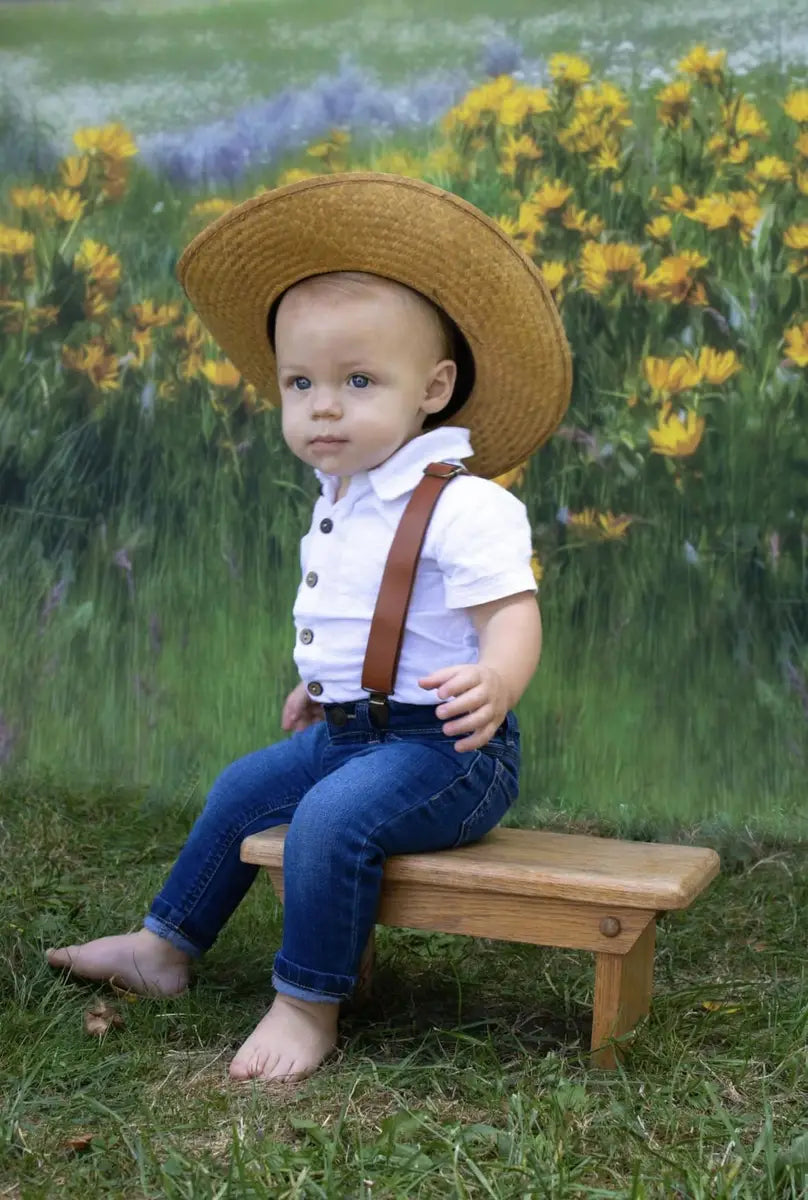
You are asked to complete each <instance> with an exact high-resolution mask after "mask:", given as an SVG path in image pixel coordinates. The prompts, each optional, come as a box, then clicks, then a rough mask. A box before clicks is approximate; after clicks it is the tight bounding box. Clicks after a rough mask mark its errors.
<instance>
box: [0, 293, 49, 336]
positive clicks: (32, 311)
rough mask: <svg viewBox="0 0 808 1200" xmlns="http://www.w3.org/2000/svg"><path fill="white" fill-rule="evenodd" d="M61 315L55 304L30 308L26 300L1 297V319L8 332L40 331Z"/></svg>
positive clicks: (4, 328)
mask: <svg viewBox="0 0 808 1200" xmlns="http://www.w3.org/2000/svg"><path fill="white" fill-rule="evenodd" d="M58 317H59V308H58V306H56V305H53V304H45V305H41V306H40V305H34V306H33V307H32V308H29V307H28V306H27V305H26V303H25V301H24V300H7V299H5V298H0V320H2V322H3V330H4V331H5V332H6V333H22V331H23V329H25V328H27V329H28V332H29V333H39V331H40V330H41V329H44V328H45V326H46V325H53V324H54V322H55V321H56V320H58Z"/></svg>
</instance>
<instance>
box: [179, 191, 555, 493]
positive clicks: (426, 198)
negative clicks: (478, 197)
mask: <svg viewBox="0 0 808 1200" xmlns="http://www.w3.org/2000/svg"><path fill="white" fill-rule="evenodd" d="M334 271H364V272H368V273H369V274H374V275H382V276H384V277H386V278H388V279H393V280H396V281H397V282H399V283H403V284H406V285H407V286H408V287H411V288H413V289H414V290H415V291H417V292H420V293H421V294H422V295H424V296H427V297H428V298H429V299H430V300H432V301H433V302H434V303H435V304H437V305H438V306H439V307H440V308H442V309H443V310H444V311H445V312H446V313H448V315H449V316H450V317H451V318H452V320H453V321H454V322H455V324H456V325H458V327H459V328H460V329H461V330H462V332H463V334H464V335H465V337H466V340H467V341H468V344H469V346H470V348H471V351H472V354H473V355H474V366H475V382H474V387H473V389H472V391H471V394H470V395H469V398H468V399H467V400H466V403H465V404H464V405H463V407H462V408H461V409H459V410H458V412H457V413H455V414H454V415H453V416H452V417H450V418H449V419H448V420H447V421H446V422H445V423H446V424H447V425H461V426H466V427H467V428H468V429H469V430H470V431H471V440H472V445H473V447H474V456H473V457H472V458H470V459H466V460H464V461H465V466H466V467H467V468H468V469H469V470H470V471H472V472H473V473H474V474H476V475H481V476H483V477H485V478H488V479H491V478H494V477H495V476H497V475H501V474H503V473H504V472H505V471H509V470H511V468H513V467H515V466H517V465H519V464H520V463H522V462H524V461H525V459H526V458H527V457H528V456H529V455H530V454H532V453H533V451H534V450H536V449H537V448H538V447H539V446H540V445H542V443H544V442H545V441H546V440H547V439H548V438H549V437H550V435H551V434H552V433H553V431H554V430H555V429H556V428H557V426H558V424H559V422H560V421H561V419H562V417H563V415H564V412H565V411H566V409H567V406H568V404H569V399H570V389H571V377H572V370H571V358H570V351H569V346H568V344H567V339H566V337H565V335H564V330H563V327H562V324H561V319H560V317H559V315H558V310H557V309H556V306H555V303H554V301H553V298H552V296H551V294H550V291H549V289H548V287H547V285H546V283H545V282H544V279H543V277H542V274H541V272H540V271H539V269H538V267H537V266H536V265H535V263H533V262H532V261H531V260H530V259H529V258H528V257H527V255H525V254H524V253H523V252H522V250H521V249H520V248H519V247H518V246H517V245H516V243H515V242H514V241H513V240H512V239H511V238H509V237H508V236H507V234H506V233H505V232H504V231H503V230H502V229H500V227H499V226H498V225H497V224H496V222H494V221H493V220H491V219H490V218H489V217H488V216H486V215H485V214H484V213H482V212H481V211H480V210H479V209H477V208H475V207H474V205H472V204H469V203H468V201H466V200H463V199H462V198H461V197H459V196H456V195H454V194H453V193H452V192H447V191H444V190H443V189H442V188H438V187H435V186H434V185H432V184H429V183H425V182H423V181H422V180H418V179H408V178H404V177H401V176H397V175H385V174H379V173H376V172H347V173H342V174H333V175H319V176H316V177H314V178H311V179H306V180H303V181H301V182H298V183H292V184H288V185H286V186H284V187H280V188H276V189H275V190H273V191H269V192H265V193H263V194H262V195H260V196H256V197H254V198H252V199H250V200H246V201H244V202H243V203H242V204H239V205H237V206H236V207H235V208H233V209H230V210H229V211H228V212H227V213H225V214H224V215H223V216H221V217H219V218H218V219H217V220H215V221H214V222H212V224H210V225H209V226H207V227H206V228H205V229H203V230H202V232H201V233H199V234H198V235H197V236H196V237H195V238H194V239H193V241H192V242H190V244H189V245H188V246H187V247H186V249H185V250H184V252H183V254H182V256H181V257H180V260H179V262H178V264H177V276H178V278H179V280H180V283H181V284H182V287H183V288H184V290H185V292H186V294H187V296H188V298H189V300H190V302H191V304H192V305H193V306H194V308H195V309H196V311H197V312H198V314H199V316H200V319H201V320H202V322H203V324H204V325H205V326H206V327H207V328H208V330H209V331H210V333H211V334H212V335H213V337H214V339H215V340H216V342H217V343H218V344H219V346H221V348H222V350H223V351H224V353H225V354H226V355H227V357H228V358H229V359H230V360H231V362H232V363H233V364H234V365H235V366H236V367H237V368H238V370H239V371H240V372H241V373H242V375H243V377H244V378H245V379H246V380H247V381H248V382H249V383H252V384H254V385H255V387H256V388H257V390H258V391H259V393H260V394H261V395H262V396H264V397H265V398H266V399H267V400H268V401H269V402H270V403H272V404H275V405H278V404H280V392H279V389H278V381H277V374H276V370H277V368H276V362H275V356H274V354H273V352H272V347H271V345H270V343H269V338H268V336H267V315H268V313H269V310H270V308H271V307H272V305H273V303H274V302H275V300H277V298H278V297H279V296H280V295H282V293H283V292H285V291H286V290H287V288H290V287H292V285H293V284H295V283H299V282H300V281H301V280H302V279H306V278H308V277H309V276H312V275H322V274H325V273H328V272H334Z"/></svg>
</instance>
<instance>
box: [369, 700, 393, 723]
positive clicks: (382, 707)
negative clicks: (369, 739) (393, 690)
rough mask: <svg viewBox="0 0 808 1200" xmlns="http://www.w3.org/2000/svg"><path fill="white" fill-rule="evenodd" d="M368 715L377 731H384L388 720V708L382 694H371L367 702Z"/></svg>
mask: <svg viewBox="0 0 808 1200" xmlns="http://www.w3.org/2000/svg"><path fill="white" fill-rule="evenodd" d="M368 713H369V714H370V719H371V721H372V722H373V724H374V725H375V726H376V728H377V729H386V728H387V724H388V722H389V720H390V706H389V704H388V703H387V697H386V696H385V695H384V693H383V692H371V693H370V699H369V700H368Z"/></svg>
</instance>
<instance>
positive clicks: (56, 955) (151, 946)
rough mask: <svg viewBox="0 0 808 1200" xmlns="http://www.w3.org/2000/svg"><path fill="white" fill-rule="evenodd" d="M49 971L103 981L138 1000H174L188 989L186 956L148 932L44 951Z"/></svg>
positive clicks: (127, 934) (121, 935)
mask: <svg viewBox="0 0 808 1200" xmlns="http://www.w3.org/2000/svg"><path fill="white" fill-rule="evenodd" d="M45 954H46V957H47V959H48V962H49V963H50V965H51V966H52V967H65V968H66V969H67V970H68V971H69V972H70V973H71V975H80V976H81V977H82V978H83V979H107V980H109V982H110V983H114V984H116V985H117V986H118V987H122V988H129V989H130V991H133V992H139V993H140V994H141V995H142V996H176V995H177V993H178V992H183V991H185V989H186V987H187V986H188V963H189V961H190V956H189V955H187V954H186V953H185V951H183V950H178V949H177V948H176V947H175V946H172V945H171V943H170V942H167V941H166V940H165V938H161V937H158V936H157V934H156V933H152V931H151V930H150V929H139V930H138V931H137V933H121V934H117V935H116V936H115V937H102V938H96V940H95V941H94V942H84V944H83V945H80V946H63V947H62V948H61V949H59V950H54V949H50V950H46V951H45Z"/></svg>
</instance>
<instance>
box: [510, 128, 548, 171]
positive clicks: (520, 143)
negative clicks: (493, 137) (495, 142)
mask: <svg viewBox="0 0 808 1200" xmlns="http://www.w3.org/2000/svg"><path fill="white" fill-rule="evenodd" d="M502 156H503V158H504V159H505V160H506V162H508V163H509V165H510V166H511V171H510V173H511V174H512V173H513V168H514V167H515V166H516V164H517V160H518V159H520V158H522V159H531V160H532V159H538V158H541V156H542V148H541V146H538V145H537V144H536V142H535V141H534V140H533V138H532V137H530V135H529V134H527V133H522V134H520V135H519V137H513V136H512V135H511V134H508V135H507V136H506V138H505V141H504V143H503V146H502Z"/></svg>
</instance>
